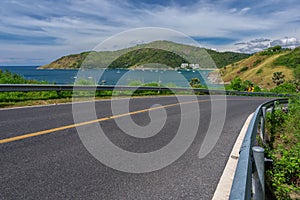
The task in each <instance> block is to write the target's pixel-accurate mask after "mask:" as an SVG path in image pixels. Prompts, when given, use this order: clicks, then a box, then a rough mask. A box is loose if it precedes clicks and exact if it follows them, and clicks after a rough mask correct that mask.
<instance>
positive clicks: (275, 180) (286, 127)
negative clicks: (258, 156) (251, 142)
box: [266, 97, 300, 199]
mask: <svg viewBox="0 0 300 200" xmlns="http://www.w3.org/2000/svg"><path fill="white" fill-rule="evenodd" d="M299 121H300V100H299V97H298V98H295V99H293V100H292V101H291V102H290V105H289V110H288V112H285V111H283V110H282V109H281V108H280V107H278V108H277V109H275V110H274V112H273V114H272V115H271V114H268V115H267V124H266V125H267V126H266V127H267V131H268V133H269V134H270V143H269V145H268V146H267V147H266V155H267V156H268V157H269V158H271V159H272V160H273V165H272V167H271V168H270V169H268V170H267V171H266V175H267V179H268V180H270V181H271V184H270V187H271V188H272V192H273V193H274V195H275V196H276V198H277V199H299V198H300V123H299ZM292 195H294V196H296V197H293V198H292Z"/></svg>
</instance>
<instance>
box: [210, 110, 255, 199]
mask: <svg viewBox="0 0 300 200" xmlns="http://www.w3.org/2000/svg"><path fill="white" fill-rule="evenodd" d="M252 116H253V113H252V114H251V115H249V117H248V118H247V120H246V122H245V124H244V126H243V128H242V130H241V132H240V134H239V136H238V138H237V140H236V142H235V144H234V147H233V149H232V151H231V153H230V156H229V159H228V161H227V164H226V166H225V169H224V171H223V174H222V176H221V178H220V181H219V183H218V186H217V189H216V191H215V193H214V196H213V198H212V199H213V200H227V199H228V198H229V195H230V190H231V186H232V182H233V178H234V173H235V169H236V166H237V163H238V157H239V151H240V148H241V145H242V143H243V140H244V137H245V134H246V132H247V128H248V126H249V124H250V121H251V119H252Z"/></svg>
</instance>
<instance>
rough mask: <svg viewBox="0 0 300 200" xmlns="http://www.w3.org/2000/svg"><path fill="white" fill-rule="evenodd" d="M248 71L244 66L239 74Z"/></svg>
mask: <svg viewBox="0 0 300 200" xmlns="http://www.w3.org/2000/svg"><path fill="white" fill-rule="evenodd" d="M248 69H249V67H247V66H245V67H243V68H242V69H240V71H239V72H245V71H247V70H248Z"/></svg>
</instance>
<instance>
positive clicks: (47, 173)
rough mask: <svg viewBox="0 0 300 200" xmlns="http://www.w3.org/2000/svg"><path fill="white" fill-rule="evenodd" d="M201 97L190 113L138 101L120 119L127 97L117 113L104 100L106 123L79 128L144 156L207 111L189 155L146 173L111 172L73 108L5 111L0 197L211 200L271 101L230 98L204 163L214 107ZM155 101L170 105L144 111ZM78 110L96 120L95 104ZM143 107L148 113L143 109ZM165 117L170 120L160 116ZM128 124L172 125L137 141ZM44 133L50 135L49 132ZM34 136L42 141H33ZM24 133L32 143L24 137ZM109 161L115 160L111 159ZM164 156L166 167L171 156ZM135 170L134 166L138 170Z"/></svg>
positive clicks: (171, 101)
mask: <svg viewBox="0 0 300 200" xmlns="http://www.w3.org/2000/svg"><path fill="white" fill-rule="evenodd" d="M197 98H198V100H199V102H197V103H195V102H189V101H190V99H189V97H186V99H184V101H185V102H189V103H187V104H185V106H186V107H185V108H186V109H185V111H183V110H181V108H182V107H184V106H183V105H179V104H178V101H177V99H176V98H175V97H155V98H134V99H131V100H130V104H129V112H132V113H131V115H128V114H125V115H119V114H124V111H123V109H122V105H124V106H123V107H126V100H115V102H116V103H117V104H116V105H115V106H114V107H115V112H114V113H113V112H112V110H111V101H99V102H96V103H95V111H96V112H95V113H96V118H97V119H101V120H99V122H95V123H87V124H81V126H80V127H78V130H81V131H86V132H87V133H88V132H89V129H93V126H94V125H100V126H101V128H102V130H103V131H104V132H105V134H106V136H107V138H109V140H110V141H111V142H112V143H113V144H115V145H116V146H118V147H120V148H122V149H124V150H125V151H129V152H134V153H136V154H141V153H142V154H145V153H148V152H154V151H157V150H159V149H161V148H163V147H165V146H166V145H168V144H170V143H171V141H172V140H173V139H174V138H175V137H176V133H177V131H178V129H179V127H180V120H181V118H182V117H184V118H185V120H187V121H190V122H191V126H192V125H193V123H194V122H195V121H196V120H195V119H197V117H196V116H197V112H198V113H199V112H200V119H198V121H197V122H199V126H198V127H197V130H196V133H197V134H196V136H195V138H194V139H193V142H192V144H191V145H190V146H189V148H188V149H187V151H185V153H184V154H183V155H182V156H180V157H179V159H176V160H175V161H174V162H173V163H171V164H170V165H168V166H166V167H164V168H162V169H159V170H156V171H151V172H145V173H131V172H124V171H119V170H116V169H112V168H110V167H108V166H107V165H105V164H103V163H101V162H100V161H99V160H97V159H96V158H95V157H93V156H92V155H91V154H90V153H89V152H88V150H87V149H86V148H85V146H84V145H83V143H82V141H81V140H80V137H79V135H78V133H77V129H76V128H74V126H72V124H74V118H73V114H72V105H71V104H65V105H52V106H43V107H33V108H20V109H2V110H0V143H1V141H2V144H0V199H5V200H7V199H122V200H126V199H151V200H154V199H211V198H212V197H213V194H214V191H215V189H216V187H217V184H218V181H219V179H220V177H221V175H222V171H223V169H224V167H225V165H226V162H227V160H228V157H229V156H230V155H229V154H230V152H231V149H232V147H233V145H234V142H235V140H236V138H237V135H238V133H239V132H240V130H241V127H242V126H243V123H244V121H245V120H246V118H247V117H248V115H249V114H250V113H252V112H254V111H255V109H256V108H257V106H258V105H260V104H261V103H263V102H265V101H267V99H263V98H257V97H233V96H229V97H227V108H226V110H225V112H226V113H225V114H226V121H225V124H224V127H223V129H222V132H221V134H220V136H219V138H217V139H216V141H217V143H216V145H213V146H212V151H210V153H209V154H208V155H207V156H205V157H204V158H199V150H200V147H201V145H203V141H204V140H205V138H206V136H207V135H206V134H207V131H208V129H209V125H210V124H211V118H212V114H211V104H212V103H211V102H210V97H209V96H199V97H197ZM223 103H224V100H222V98H221V97H220V98H216V100H215V105H216V106H215V109H217V111H218V109H219V110H220V112H224V110H223V109H224V108H222V107H221V106H222V105H223ZM154 104H160V105H161V106H166V105H169V106H166V107H164V108H158V109H157V108H154V110H153V111H152V110H151V111H150V112H152V113H150V114H149V112H148V111H147V110H144V109H149V107H151V106H152V105H154ZM192 104H198V105H199V110H195V109H193V107H189V106H188V105H190V106H191V105H192ZM78 105H80V106H79V107H80V108H81V110H80V112H79V113H80V115H81V118H80V119H77V120H76V122H77V123H79V122H86V121H88V122H90V121H91V120H94V119H95V118H94V117H93V115H91V114H90V110H89V108H88V106H89V105H91V103H82V104H78ZM85 106H86V109H85ZM139 110H143V111H140V112H136V111H139ZM162 110H164V111H162ZM221 114H222V113H220V116H221ZM164 115H166V116H167V117H166V118H165V119H163V117H160V116H164ZM112 116H114V117H112ZM151 117H152V118H151ZM128 119H129V120H130V119H132V120H133V121H134V123H135V124H136V125H138V126H140V127H145V126H147V125H149V124H151V123H153V124H154V127H156V126H155V124H156V123H157V126H159V124H161V122H162V121H164V120H165V122H164V123H163V126H162V128H161V129H159V130H158V131H159V132H158V133H157V134H156V133H154V135H151V136H150V137H146V136H147V135H146V136H143V137H144V138H138V137H133V136H130V135H127V134H124V131H123V130H124V129H127V128H130V127H126V124H128ZM80 120H81V121H80ZM116 120H119V123H121V124H122V120H123V122H124V123H123V125H124V127H123V128H122V127H121V128H120V127H119V126H118V125H117V122H118V121H116ZM196 124H197V123H196ZM129 126H130V125H129ZM62 127H63V128H62ZM154 129H155V128H154ZM44 130H49V131H48V132H46V134H44V133H45V132H42V131H44ZM137 130H139V129H137ZM141 130H143V129H141ZM191 130H192V128H191ZM184 131H186V134H189V128H186V127H185V129H184ZM31 133H36V135H37V136H34V137H30V136H32V135H28V134H31ZM149 134H153V133H151V131H150V132H149ZM24 135H25V136H28V138H22V136H24ZM20 136H21V137H20ZM148 136H149V135H148ZM187 136H188V137H189V135H187ZM7 138H15V141H11V142H9V141H7V140H6V139H7ZM100 148H101V147H100ZM178 148H181V146H180V145H179V146H178ZM108 154H109V153H108ZM170 156H172V155H170ZM106 159H115V158H114V157H113V155H110V154H109V155H107V157H106ZM122 159H123V160H122ZM161 159H162V160H161V162H163V161H164V159H166V160H167V159H168V158H167V157H163V158H161ZM123 162H126V160H124V158H119V165H120V166H121V165H122V163H123ZM156 164H157V163H156ZM158 164H160V163H159V162H158ZM116 165H118V163H117V164H116ZM150 165H152V163H150ZM153 165H155V163H153ZM135 167H136V166H132V167H131V168H130V169H132V170H135Z"/></svg>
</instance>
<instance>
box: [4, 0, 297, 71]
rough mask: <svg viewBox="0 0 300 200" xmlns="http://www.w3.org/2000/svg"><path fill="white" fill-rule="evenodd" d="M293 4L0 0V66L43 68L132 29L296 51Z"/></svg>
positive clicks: (274, 0) (270, 0)
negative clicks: (160, 30) (163, 30)
mask: <svg viewBox="0 0 300 200" xmlns="http://www.w3.org/2000/svg"><path fill="white" fill-rule="evenodd" d="M299 10H300V3H299V0H285V1H282V0H185V1H182V0H1V1H0V12H1V18H0V44H1V45H0V65H42V64H47V63H48V62H50V61H53V60H55V59H57V58H59V57H61V56H63V55H67V54H70V53H78V52H82V51H88V50H92V49H93V48H94V47H95V46H96V45H97V44H99V43H100V42H101V41H103V40H105V39H107V38H108V37H111V36H113V35H115V34H118V33H120V32H122V31H127V30H130V29H133V28H141V27H162V28H168V29H173V30H176V31H179V32H182V33H184V34H186V35H188V36H190V37H192V38H193V39H195V40H196V41H197V42H199V44H200V45H201V46H204V47H207V48H212V49H217V50H219V51H225V50H231V51H240V52H254V51H259V50H261V49H264V48H267V47H268V45H270V44H271V45H277V44H280V45H283V46H287V47H293V46H299V45H300V42H299V39H298V38H300V27H299V25H300V12H299Z"/></svg>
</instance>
